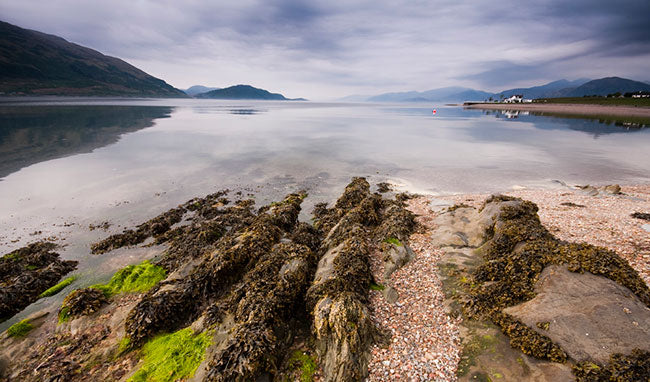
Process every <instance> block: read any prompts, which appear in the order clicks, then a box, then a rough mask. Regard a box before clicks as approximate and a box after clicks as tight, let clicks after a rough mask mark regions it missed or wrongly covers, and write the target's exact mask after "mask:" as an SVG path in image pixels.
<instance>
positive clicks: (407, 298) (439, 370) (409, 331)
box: [368, 199, 460, 381]
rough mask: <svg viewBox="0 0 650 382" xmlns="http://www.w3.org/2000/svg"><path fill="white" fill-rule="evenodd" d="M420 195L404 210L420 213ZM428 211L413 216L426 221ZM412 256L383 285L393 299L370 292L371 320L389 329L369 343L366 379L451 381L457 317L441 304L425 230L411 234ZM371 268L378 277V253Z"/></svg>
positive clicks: (457, 340)
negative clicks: (384, 338) (386, 338)
mask: <svg viewBox="0 0 650 382" xmlns="http://www.w3.org/2000/svg"><path fill="white" fill-rule="evenodd" d="M426 206H427V203H426V201H423V199H416V200H412V201H411V202H410V209H411V210H412V211H414V212H415V213H417V214H420V213H423V212H425V211H422V209H423V208H426ZM429 218H430V217H429V216H426V215H424V216H422V217H419V218H418V222H420V223H421V224H423V225H424V226H425V227H426V226H427V223H428V222H427V220H428V219H429ZM410 245H411V248H412V249H413V251H414V252H415V253H416V256H417V257H416V259H415V260H413V261H412V262H410V263H408V264H407V265H406V266H404V267H403V268H401V269H399V270H397V271H396V272H395V273H393V274H392V275H391V278H390V280H389V281H388V282H387V284H386V285H385V286H392V287H393V288H395V289H397V291H398V293H399V300H398V301H397V302H396V303H395V304H389V303H388V302H386V300H385V299H384V297H383V296H382V292H380V291H371V293H370V305H371V309H372V311H373V319H374V321H375V324H377V325H378V326H379V327H381V328H383V329H385V330H387V331H389V332H390V334H391V340H390V341H391V342H390V345H389V346H388V347H387V348H382V347H380V346H374V347H373V348H372V349H371V352H372V356H371V360H370V363H369V365H368V371H369V377H368V380H369V381H432V380H434V381H455V380H456V369H457V366H458V362H459V360H460V336H459V332H458V321H457V320H455V319H452V318H450V317H449V316H448V315H447V314H446V311H445V307H444V305H443V301H444V294H443V292H442V284H441V282H440V279H439V278H438V268H437V262H438V260H439V259H440V256H441V255H442V251H440V250H439V249H436V248H434V247H433V246H432V244H431V243H430V241H429V240H428V235H427V234H422V233H416V234H414V235H412V236H411V241H410ZM371 269H372V272H373V274H374V276H375V279H376V280H381V277H382V274H383V263H382V259H381V253H379V252H375V253H373V255H372V256H371Z"/></svg>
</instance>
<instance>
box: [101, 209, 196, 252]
mask: <svg viewBox="0 0 650 382" xmlns="http://www.w3.org/2000/svg"><path fill="white" fill-rule="evenodd" d="M185 211H186V209H185V208H184V207H178V208H173V209H171V210H169V211H167V212H165V213H163V214H160V215H158V216H156V217H155V218H153V219H151V220H149V221H147V222H145V223H142V224H140V225H139V226H138V227H137V228H136V229H135V230H132V229H128V230H124V231H123V232H122V233H119V234H116V235H112V236H109V237H108V238H106V239H104V240H102V241H100V242H98V243H94V244H92V245H91V246H90V249H91V251H92V253H95V254H101V253H106V252H109V251H112V250H114V249H117V248H121V247H125V246H129V245H136V244H140V243H142V242H143V241H145V240H146V239H147V238H148V237H151V236H161V235H163V234H164V233H165V232H167V231H169V229H170V228H171V226H172V225H174V224H176V223H178V222H180V221H181V220H182V219H183V215H184V214H185Z"/></svg>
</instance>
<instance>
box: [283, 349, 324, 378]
mask: <svg viewBox="0 0 650 382" xmlns="http://www.w3.org/2000/svg"><path fill="white" fill-rule="evenodd" d="M288 363H289V365H291V366H292V367H294V368H295V369H296V370H299V371H300V382H311V381H313V380H314V373H316V369H317V366H316V361H314V357H312V356H310V355H309V354H307V353H305V352H303V351H300V350H296V351H294V352H293V353H292V354H291V358H289V361H288Z"/></svg>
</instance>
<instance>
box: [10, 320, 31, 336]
mask: <svg viewBox="0 0 650 382" xmlns="http://www.w3.org/2000/svg"><path fill="white" fill-rule="evenodd" d="M32 329H34V326H33V325H32V324H30V323H29V320H22V321H20V322H17V323H15V324H13V325H11V326H10V327H9V329H7V334H8V335H9V337H14V338H22V337H25V336H26V335H27V333H29V332H30V331H31V330H32Z"/></svg>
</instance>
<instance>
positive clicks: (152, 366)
mask: <svg viewBox="0 0 650 382" xmlns="http://www.w3.org/2000/svg"><path fill="white" fill-rule="evenodd" d="M211 340H212V338H211V335H210V333H209V332H202V333H199V334H195V333H194V332H193V331H192V329H191V328H185V329H181V330H179V331H177V332H175V333H170V334H163V335H160V336H157V337H155V338H154V339H152V340H151V341H149V342H147V343H146V344H145V345H144V347H143V349H142V354H143V361H144V362H143V365H142V367H141V368H140V369H139V370H138V371H137V372H136V373H135V374H133V376H132V377H131V378H129V379H128V382H167V381H176V380H180V379H184V378H190V377H192V376H193V375H194V372H195V371H196V369H197V368H198V367H199V365H200V364H201V362H203V360H204V359H205V351H206V349H207V348H208V346H210V343H211Z"/></svg>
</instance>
